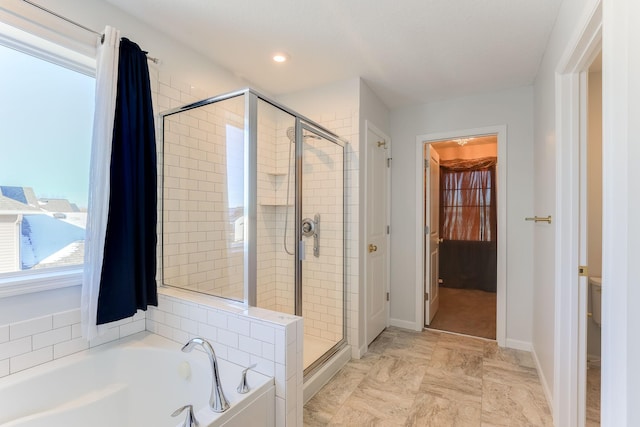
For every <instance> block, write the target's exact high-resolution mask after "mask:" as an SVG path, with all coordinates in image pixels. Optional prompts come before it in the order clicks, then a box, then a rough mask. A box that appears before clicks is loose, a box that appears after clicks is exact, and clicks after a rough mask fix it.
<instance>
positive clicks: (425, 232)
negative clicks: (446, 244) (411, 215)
mask: <svg viewBox="0 0 640 427" xmlns="http://www.w3.org/2000/svg"><path fill="white" fill-rule="evenodd" d="M424 234H425V236H426V235H428V234H429V226H428V225H425V226H424Z"/></svg>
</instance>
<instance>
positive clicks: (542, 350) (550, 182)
mask: <svg viewBox="0 0 640 427" xmlns="http://www.w3.org/2000/svg"><path fill="white" fill-rule="evenodd" d="M594 3H595V2H594V1H593V0H588V1H586V2H585V1H581V0H565V1H564V2H563V3H562V6H561V8H560V12H559V15H558V19H557V21H556V25H555V27H554V30H553V32H552V35H551V37H550V39H549V43H548V45H547V49H546V51H545V56H544V58H543V61H542V63H541V65H540V70H539V72H538V75H537V77H536V82H535V86H534V99H535V107H534V118H535V124H534V137H535V142H534V170H535V177H534V180H535V185H534V189H535V190H534V202H535V212H534V213H535V214H536V215H543V216H545V215H549V214H551V215H555V214H556V212H557V211H556V161H557V160H558V159H556V121H555V119H556V110H555V101H556V92H555V78H556V74H555V73H556V68H557V67H558V62H559V60H560V57H561V55H563V53H564V51H565V50H566V49H567V46H568V44H569V41H570V40H571V38H572V37H574V34H575V33H576V32H577V31H578V23H579V22H580V20H581V19H583V15H584V14H585V13H586V11H587V10H591V9H592V8H593V4H594ZM534 229H535V232H534V248H533V258H534V266H535V268H534V270H533V282H534V283H535V292H534V294H533V341H532V343H533V350H534V356H535V358H536V361H537V363H538V366H539V368H540V369H539V373H540V374H541V381H542V384H543V387H544V388H545V391H546V393H547V397H548V398H550V397H551V392H552V390H553V388H554V332H555V328H556V321H555V316H554V304H555V276H554V272H555V268H556V265H555V259H556V257H557V254H556V253H555V239H556V235H555V229H554V227H547V226H545V224H538V225H535V226H534ZM565 339H568V338H567V337H565Z"/></svg>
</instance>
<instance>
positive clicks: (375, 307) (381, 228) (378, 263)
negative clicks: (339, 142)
mask: <svg viewBox="0 0 640 427" xmlns="http://www.w3.org/2000/svg"><path fill="white" fill-rule="evenodd" d="M390 151H391V143H390V139H389V138H388V137H386V136H385V135H384V134H382V133H381V132H379V131H378V130H377V129H375V128H374V127H373V126H371V125H370V124H369V123H367V139H366V193H365V197H366V203H365V209H366V213H365V216H366V226H365V227H366V231H365V233H366V234H365V236H366V238H365V242H364V243H365V245H366V248H365V253H366V257H365V271H366V279H365V280H366V282H365V288H366V289H365V309H366V335H367V337H366V338H367V344H369V343H371V341H373V340H374V339H375V338H376V337H377V336H378V335H379V334H380V332H382V331H383V330H384V329H385V328H386V327H387V324H388V318H389V298H388V297H389V294H388V292H389V228H388V226H389V216H390V215H389V206H390V204H389V178H390V173H389V161H388V159H389V158H390Z"/></svg>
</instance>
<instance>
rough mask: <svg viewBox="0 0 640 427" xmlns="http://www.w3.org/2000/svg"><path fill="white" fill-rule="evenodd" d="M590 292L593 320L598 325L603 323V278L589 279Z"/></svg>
mask: <svg viewBox="0 0 640 427" xmlns="http://www.w3.org/2000/svg"><path fill="white" fill-rule="evenodd" d="M589 292H591V318H592V319H593V321H594V322H596V325H598V326H601V323H600V322H601V321H602V278H601V277H589Z"/></svg>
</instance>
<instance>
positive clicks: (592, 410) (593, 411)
mask: <svg viewBox="0 0 640 427" xmlns="http://www.w3.org/2000/svg"><path fill="white" fill-rule="evenodd" d="M599 425H600V366H599V365H591V366H589V369H587V423H586V426H587V427H596V426H599Z"/></svg>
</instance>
